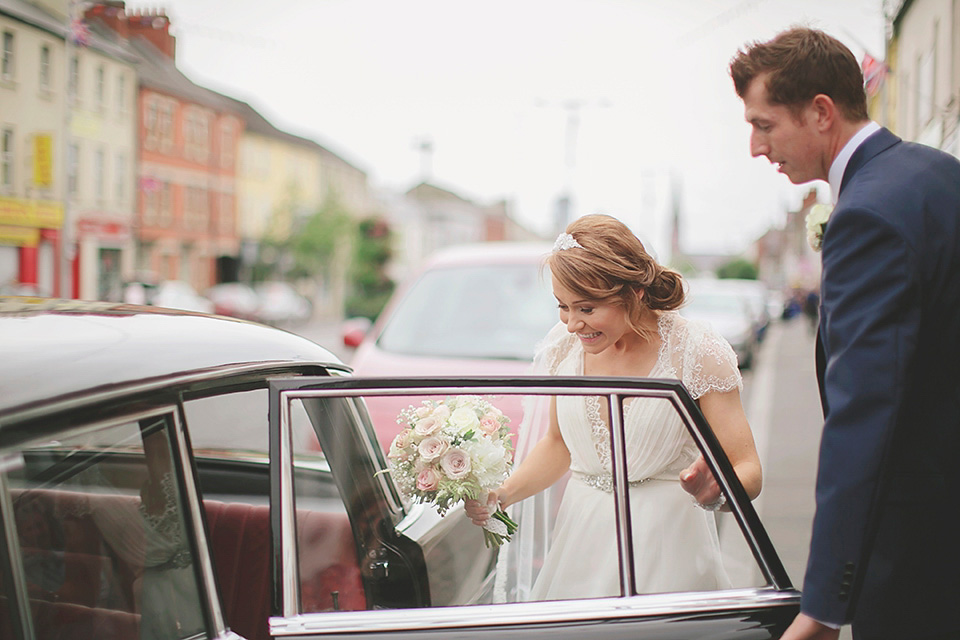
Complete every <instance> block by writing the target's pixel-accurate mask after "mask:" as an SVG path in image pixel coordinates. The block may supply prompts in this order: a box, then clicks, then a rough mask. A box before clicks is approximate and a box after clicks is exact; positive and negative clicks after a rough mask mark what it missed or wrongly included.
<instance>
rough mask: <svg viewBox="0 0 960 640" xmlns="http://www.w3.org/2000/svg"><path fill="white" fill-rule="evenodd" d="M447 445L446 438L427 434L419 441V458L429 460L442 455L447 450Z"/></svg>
mask: <svg viewBox="0 0 960 640" xmlns="http://www.w3.org/2000/svg"><path fill="white" fill-rule="evenodd" d="M449 447H450V444H449V443H448V442H447V441H446V440H441V439H440V438H438V437H436V436H429V437H427V438H424V439H423V440H422V441H421V442H420V446H418V447H417V451H418V452H419V453H420V458H421V459H423V460H425V461H428V462H429V461H430V460H436V459H437V458H439V457H440V456H442V455H443V454H444V453H446V452H447V449H448V448H449Z"/></svg>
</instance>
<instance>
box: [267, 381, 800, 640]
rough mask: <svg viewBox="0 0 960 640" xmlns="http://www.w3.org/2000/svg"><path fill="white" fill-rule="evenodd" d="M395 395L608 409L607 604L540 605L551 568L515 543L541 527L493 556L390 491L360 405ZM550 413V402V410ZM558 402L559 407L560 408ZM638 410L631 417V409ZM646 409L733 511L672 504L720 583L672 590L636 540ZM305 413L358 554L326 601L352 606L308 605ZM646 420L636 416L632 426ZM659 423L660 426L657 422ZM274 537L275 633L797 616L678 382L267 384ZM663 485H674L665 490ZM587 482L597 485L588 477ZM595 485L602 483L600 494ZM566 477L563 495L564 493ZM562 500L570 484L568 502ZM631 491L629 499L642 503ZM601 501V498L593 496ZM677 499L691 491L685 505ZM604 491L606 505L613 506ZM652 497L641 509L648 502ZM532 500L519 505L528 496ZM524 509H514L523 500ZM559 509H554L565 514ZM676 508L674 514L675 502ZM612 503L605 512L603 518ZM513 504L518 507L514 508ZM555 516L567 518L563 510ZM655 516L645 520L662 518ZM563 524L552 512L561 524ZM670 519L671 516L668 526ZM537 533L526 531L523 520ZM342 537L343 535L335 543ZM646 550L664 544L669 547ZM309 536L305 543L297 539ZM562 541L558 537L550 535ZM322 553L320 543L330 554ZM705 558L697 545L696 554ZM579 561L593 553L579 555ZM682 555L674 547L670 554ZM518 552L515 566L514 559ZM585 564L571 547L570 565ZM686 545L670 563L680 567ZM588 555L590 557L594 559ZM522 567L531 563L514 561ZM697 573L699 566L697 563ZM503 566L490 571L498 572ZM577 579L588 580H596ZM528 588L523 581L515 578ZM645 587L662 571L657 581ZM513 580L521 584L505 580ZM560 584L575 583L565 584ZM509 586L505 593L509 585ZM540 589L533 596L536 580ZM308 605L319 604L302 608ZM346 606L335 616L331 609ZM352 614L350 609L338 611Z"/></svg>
mask: <svg viewBox="0 0 960 640" xmlns="http://www.w3.org/2000/svg"><path fill="white" fill-rule="evenodd" d="M383 396H394V397H401V398H404V399H406V400H408V401H409V404H410V406H411V408H416V407H417V406H420V405H421V404H422V402H423V400H424V399H425V398H426V399H434V401H436V400H437V399H443V398H451V397H453V398H461V397H467V396H470V397H482V398H486V399H489V401H490V402H491V403H493V404H494V405H496V404H497V403H499V402H503V399H504V398H507V397H511V396H522V397H523V399H524V402H525V405H524V406H525V408H526V410H527V411H528V414H530V415H533V414H534V413H536V410H535V408H534V407H536V406H544V405H543V403H544V402H548V401H549V399H550V398H558V399H559V398H561V397H562V398H575V399H582V400H583V401H584V403H585V404H591V405H596V406H598V407H602V408H603V412H604V413H605V415H606V424H607V425H608V426H609V431H608V433H609V441H608V442H607V444H606V445H605V446H608V447H609V453H610V457H611V461H610V462H611V468H612V474H611V475H610V479H609V481H608V482H607V484H609V486H605V487H603V489H604V491H606V492H607V496H608V497H607V498H604V500H606V502H604V504H609V505H610V511H609V513H607V512H604V513H603V514H602V517H604V518H608V519H609V520H610V521H611V522H614V523H615V527H611V528H610V530H609V534H608V535H606V536H605V538H604V539H598V540H595V541H591V544H590V545H589V546H594V545H596V546H597V547H598V548H600V547H602V548H603V549H605V550H612V556H611V557H612V558H613V562H614V565H615V566H614V567H613V574H612V575H613V576H614V580H615V581H616V585H615V593H609V594H601V595H597V594H594V593H585V594H583V595H578V594H577V589H575V588H574V589H571V594H572V595H552V596H549V597H539V596H537V591H538V589H537V587H536V577H537V576H536V574H537V572H538V571H540V570H541V569H542V568H543V567H544V566H546V565H547V564H549V560H546V559H545V557H546V556H545V555H543V554H542V553H540V552H539V551H538V552H531V553H524V552H520V553H517V550H518V549H525V548H527V547H526V545H527V543H526V542H521V540H523V539H524V536H528V537H533V538H535V539H536V538H539V540H540V542H543V543H544V546H547V545H549V544H550V543H551V537H552V536H551V535H548V533H546V532H548V531H549V528H547V529H544V528H542V527H541V526H540V525H536V526H533V525H531V524H530V523H528V522H526V521H524V519H521V520H520V530H519V531H518V533H517V534H515V539H514V540H513V541H511V542H508V543H506V545H505V546H503V547H501V548H500V549H488V548H486V547H485V546H484V544H483V535H482V532H481V531H480V530H479V529H478V528H476V527H474V526H473V525H472V524H470V523H469V520H468V519H467V518H465V517H464V515H463V514H462V513H460V511H461V510H462V509H461V507H459V506H455V507H453V508H451V509H450V511H448V512H447V513H446V515H445V516H443V517H440V516H438V515H437V513H436V511H435V510H434V509H433V508H432V507H431V506H430V505H426V504H419V503H417V502H416V501H414V500H412V499H411V498H410V496H405V495H403V494H402V493H401V491H399V490H398V488H397V483H396V482H395V479H394V478H393V477H391V474H390V472H389V471H388V469H387V461H386V459H385V456H384V454H383V452H382V450H381V448H380V447H379V446H378V444H377V441H376V436H375V433H376V428H375V425H372V424H371V423H370V421H369V416H368V415H367V414H366V412H365V409H364V402H365V399H367V398H376V397H383ZM557 402H558V403H559V400H557ZM558 406H559V404H558ZM637 407H639V408H637ZM647 407H655V411H656V413H655V414H649V415H658V416H660V417H659V418H657V420H658V421H661V420H664V419H666V420H671V421H674V422H676V424H678V425H682V429H683V430H685V432H686V434H688V435H689V439H688V441H689V442H690V443H692V444H691V445H690V446H692V447H695V448H694V449H693V452H694V453H695V454H697V453H699V454H701V455H703V457H704V459H705V460H706V462H707V464H708V466H709V467H710V469H711V470H712V472H713V473H714V474H715V476H716V477H717V479H718V484H719V486H720V487H721V490H722V492H723V494H724V496H725V497H726V499H727V502H728V505H729V507H728V509H729V512H726V513H722V514H712V513H711V514H700V512H699V510H697V509H696V507H695V506H694V505H693V503H692V501H686V502H684V503H683V504H684V506H682V507H680V508H681V509H683V510H684V512H685V513H687V511H686V510H687V509H688V508H689V509H691V510H693V512H694V513H698V514H700V515H698V516H696V517H707V518H716V522H715V528H714V527H713V525H712V524H711V525H710V526H711V530H712V531H716V548H717V549H718V553H719V554H720V555H719V557H720V558H721V560H720V563H721V566H720V568H719V569H718V571H717V573H716V575H717V576H721V574H722V578H721V577H718V578H716V579H715V580H714V582H713V583H710V584H709V585H707V586H704V584H701V583H696V582H691V583H690V584H691V585H694V586H685V585H686V584H687V583H686V582H684V581H679V582H671V580H670V578H669V574H670V573H671V572H670V571H667V572H662V571H661V572H659V573H658V572H657V571H656V570H655V569H654V567H653V565H655V564H656V562H657V560H656V556H657V553H653V554H651V553H650V550H651V546H650V540H651V538H649V537H648V538H647V539H646V542H643V543H641V542H640V541H639V540H640V539H639V538H637V537H636V535H637V530H638V529H645V530H648V529H650V527H648V526H647V525H646V524H644V520H643V518H641V519H640V520H638V519H637V518H636V517H635V515H632V514H638V513H643V510H644V509H645V508H646V504H645V503H644V502H638V500H641V499H640V498H637V497H636V495H640V494H638V493H637V492H634V491H633V487H634V486H635V485H637V484H639V483H640V481H637V480H635V479H633V478H632V477H631V475H630V474H631V465H632V464H633V462H634V460H633V454H632V453H631V452H630V451H629V449H630V448H631V447H634V446H635V445H636V442H637V441H636V437H637V434H638V433H639V434H641V435H642V434H643V433H644V432H645V430H644V429H643V428H639V427H636V426H635V425H638V424H645V423H646V422H645V421H646V420H647V418H646V416H647V415H648V414H647V413H646V412H647V411H648V408H647ZM298 411H303V412H305V413H306V414H307V415H308V416H309V417H310V420H311V422H312V425H313V428H314V430H315V433H316V437H317V439H318V440H319V446H320V448H321V449H322V450H323V452H324V455H325V457H326V459H327V460H328V461H329V464H330V469H331V470H332V472H333V475H334V478H335V481H336V483H337V487H338V490H339V491H340V494H341V499H342V501H343V505H344V510H345V512H346V514H347V520H348V524H349V528H350V532H349V534H348V535H349V536H351V537H352V543H353V544H352V545H342V544H340V546H339V547H338V548H339V549H340V550H341V555H340V556H339V557H340V558H341V560H342V563H341V564H344V565H349V567H348V569H352V571H353V574H352V577H351V578H350V579H348V578H347V576H351V574H350V572H349V571H346V572H344V571H341V572H340V574H338V576H339V577H331V576H330V575H329V574H328V575H327V578H326V581H324V580H321V583H322V584H323V586H322V587H321V590H323V591H325V592H326V595H328V596H330V597H328V598H326V600H325V602H326V603H327V604H329V603H330V602H331V601H334V600H341V601H342V600H343V599H344V594H347V596H348V597H349V599H350V602H351V603H352V606H350V607H332V606H324V607H318V606H316V604H315V602H316V597H315V595H310V596H309V598H308V597H307V595H306V594H309V593H313V592H315V591H316V590H317V587H316V585H315V584H313V582H314V581H315V574H310V575H309V576H308V575H305V574H304V567H306V566H309V565H310V561H311V558H313V557H315V556H316V555H317V553H316V552H315V551H314V549H320V548H322V547H318V546H317V545H316V541H315V540H314V539H315V538H318V537H322V536H317V535H314V534H315V533H316V532H317V531H320V532H322V531H324V528H323V527H322V526H321V527H319V528H316V527H315V528H314V534H311V535H306V534H305V533H304V529H305V521H306V520H309V519H311V518H314V517H315V514H314V513H311V510H310V509H309V508H308V507H307V505H308V502H309V498H310V496H309V495H304V493H303V492H298V488H297V486H296V483H295V481H294V474H293V464H292V455H291V451H292V441H293V426H292V422H293V418H292V416H293V415H294V414H295V413H296V412H298ZM637 412H640V416H641V417H639V418H638V417H637V416H634V415H632V413H637ZM665 416H666V417H665ZM513 428H514V429H515V430H519V431H521V433H519V434H518V435H519V438H521V439H522V438H524V437H525V436H524V433H526V432H528V431H529V430H530V429H532V428H533V427H532V426H531V424H529V423H528V421H527V419H526V418H525V419H524V422H523V423H522V424H521V425H513ZM270 448H271V453H270V456H271V460H270V463H271V483H272V485H271V526H272V533H273V541H274V549H273V558H274V560H275V564H274V566H273V571H272V573H273V578H274V584H273V598H274V601H273V605H274V609H273V610H274V611H275V612H276V613H277V614H278V615H276V616H274V617H273V618H271V621H270V633H271V635H272V636H273V637H297V638H308V637H341V636H342V637H346V636H348V635H349V636H350V637H352V638H357V637H389V638H413V637H422V636H432V637H437V634H440V635H443V636H446V635H447V634H455V635H456V637H459V638H467V637H474V636H476V635H481V634H495V635H496V636H497V637H504V638H514V637H515V638H527V637H532V636H536V635H540V634H544V633H549V634H550V635H551V637H556V638H580V637H582V636H583V635H585V634H589V635H590V637H611V638H614V637H632V638H635V637H643V638H651V639H654V640H658V639H662V640H666V639H668V638H688V639H690V638H707V637H710V638H715V637H737V638H756V639H758V640H759V639H766V638H778V637H780V635H781V633H782V632H783V630H784V629H785V628H786V626H787V625H788V624H789V622H790V620H792V618H793V617H794V616H795V615H796V613H797V611H798V610H799V593H798V592H797V591H796V590H794V589H793V587H792V586H791V584H790V581H789V578H788V577H787V574H786V572H785V571H784V568H783V566H782V564H781V563H780V561H779V559H778V558H777V556H776V553H775V551H774V549H773V547H772V545H771V543H770V540H769V538H768V537H767V535H766V532H765V531H764V529H763V526H762V525H761V523H760V521H759V519H758V517H757V514H756V512H755V511H754V509H753V507H752V505H751V504H750V502H749V500H748V499H747V496H746V494H745V492H744V490H743V488H742V486H741V485H740V483H739V481H738V480H737V478H736V476H735V475H734V473H733V470H732V467H731V465H730V463H729V461H728V460H727V458H726V456H725V455H724V453H723V451H722V449H721V447H720V445H719V443H718V441H717V439H716V437H715V436H714V434H713V432H712V431H711V429H710V427H709V425H708V424H707V423H706V421H705V419H704V418H703V416H702V414H701V413H700V411H699V409H698V407H697V405H696V403H695V402H694V401H693V400H692V399H691V398H690V396H689V395H688V393H687V392H686V390H685V388H684V387H683V385H682V384H680V383H679V382H672V381H664V380H639V379H619V378H617V379H613V378H610V379H606V378H558V377H550V378H536V377H525V378H513V379H506V378H488V379H469V378H466V379H465V378H457V379H402V380H398V379H351V378H342V379H330V378H302V377H301V378H296V379H293V378H288V379H277V380H274V381H272V382H271V386H270ZM671 480H672V483H671ZM594 484H598V483H597V482H594ZM599 484H604V483H599ZM561 486H562V482H561V483H558V485H557V487H558V488H559V487H561ZM662 486H663V487H665V488H664V489H663V491H665V492H668V493H670V492H673V493H671V494H670V495H672V497H671V498H670V500H675V499H676V492H680V491H682V490H681V489H680V488H679V482H676V481H675V480H673V479H672V478H669V477H668V478H664V479H663V485H662ZM567 490H569V488H568V489H566V490H564V491H567ZM635 494H636V495H635ZM597 495H598V496H599V495H600V494H597ZM682 495H683V496H686V494H682ZM544 496H546V497H545V498H544V503H543V513H545V514H547V520H549V519H550V517H555V516H556V513H557V508H556V507H557V502H556V501H553V502H551V500H552V498H551V497H549V496H547V495H546V494H544ZM610 496H612V498H611V497H610ZM643 500H645V498H644V499H643ZM525 502H526V501H525ZM518 504H523V503H518ZM561 504H562V503H561ZM671 504H679V503H677V502H671ZM604 508H606V507H604ZM511 509H513V507H511ZM562 510H563V507H562V506H561V507H560V511H561V512H562ZM661 516H664V514H657V513H651V515H650V516H649V517H651V518H653V519H654V520H656V521H659V520H657V519H658V518H661ZM560 517H563V516H562V513H561V516H560ZM667 519H668V520H669V518H667ZM531 522H532V521H531ZM340 535H341V537H342V535H343V534H340ZM666 538H670V539H664V540H661V541H656V540H655V541H654V542H653V544H655V545H659V546H657V548H658V549H659V548H664V549H667V548H669V547H670V545H671V544H673V545H674V546H676V545H675V542H676V541H675V540H673V539H672V538H671V536H666ZM310 540H313V546H309V545H306V544H305V542H308V541H310ZM553 542H556V539H555V538H554V539H553ZM327 546H329V545H327ZM696 552H697V553H700V551H699V550H696ZM583 553H585V554H586V553H592V550H591V549H588V548H583ZM671 553H675V552H671ZM513 555H519V556H522V559H521V561H518V564H514V565H511V564H509V562H510V560H509V558H510V557H511V556H513ZM576 555H578V554H577V553H576V552H573V553H571V554H570V557H571V558H572V557H574V556H576ZM684 555H685V554H684V553H683V549H682V548H681V550H680V553H678V554H675V555H674V556H673V557H677V558H680V557H683V556H684ZM591 557H592V556H591ZM522 562H526V564H522ZM697 563H699V557H696V558H695V562H693V564H694V565H696V564H697ZM498 565H499V566H498ZM586 573H592V572H591V570H590V569H587V570H586ZM523 576H526V577H527V578H529V580H527V583H526V584H525V585H524V584H521V585H520V586H517V585H516V584H513V583H514V582H517V583H519V582H522V580H520V578H519V577H523ZM652 576H660V577H662V576H668V578H667V579H666V581H663V580H660V581H659V582H658V581H657V580H652ZM515 578H516V580H514V579H515ZM568 582H571V583H572V582H576V581H575V580H571V581H568ZM504 583H509V585H508V586H507V587H504ZM531 584H532V585H534V588H533V589H532V590H531V589H530V585H531ZM310 599H312V602H308V600H310ZM336 609H340V610H336ZM344 609H351V610H349V611H348V610H344Z"/></svg>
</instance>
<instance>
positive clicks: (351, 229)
mask: <svg viewBox="0 0 960 640" xmlns="http://www.w3.org/2000/svg"><path fill="white" fill-rule="evenodd" d="M356 233H357V224H356V223H355V222H354V220H353V218H352V217H351V216H350V213H349V211H347V209H346V208H345V207H343V205H341V204H340V201H339V199H338V198H337V197H336V196H334V195H329V196H327V197H326V198H325V199H324V201H323V204H322V205H320V208H319V209H318V210H317V211H316V212H315V213H314V214H313V215H311V216H310V217H309V218H307V220H306V221H305V222H304V223H303V225H302V226H301V227H300V228H299V229H298V230H297V232H296V233H295V235H294V237H293V238H291V247H290V248H291V250H292V253H293V273H292V274H291V275H292V276H293V277H307V278H310V277H314V278H315V277H320V278H323V279H328V278H329V277H330V275H331V271H332V268H333V266H334V265H335V263H336V262H337V257H338V252H339V251H340V250H341V249H340V248H341V247H344V246H347V247H349V246H350V245H351V244H352V242H353V240H354V237H355V236H356Z"/></svg>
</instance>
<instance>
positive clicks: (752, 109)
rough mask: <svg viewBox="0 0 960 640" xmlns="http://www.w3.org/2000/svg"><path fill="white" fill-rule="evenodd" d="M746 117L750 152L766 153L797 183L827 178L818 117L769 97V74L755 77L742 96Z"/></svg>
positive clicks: (781, 171)
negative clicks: (816, 122)
mask: <svg viewBox="0 0 960 640" xmlns="http://www.w3.org/2000/svg"><path fill="white" fill-rule="evenodd" d="M743 106H744V117H745V118H746V120H747V122H749V123H750V127H751V132H750V155H752V156H753V157H754V158H756V157H758V156H764V157H765V158H767V160H769V161H770V162H772V163H774V164H776V165H777V171H779V172H780V173H782V174H784V175H785V176H787V178H789V180H790V182H792V183H794V184H802V183H804V182H809V181H811V180H826V179H827V176H826V175H820V174H822V173H824V171H823V167H822V163H821V162H820V158H821V154H820V150H819V147H818V142H819V136H818V132H817V130H816V127H815V126H814V122H815V118H813V117H812V116H811V114H809V113H808V109H807V108H805V109H804V110H803V111H801V112H800V114H799V116H798V115H797V114H796V113H794V112H793V111H792V110H791V109H789V108H788V107H786V106H784V105H782V104H771V103H770V101H769V99H768V97H767V82H766V75H760V76H757V77H756V78H754V80H753V82H751V83H750V86H749V87H747V91H746V93H745V94H744V97H743Z"/></svg>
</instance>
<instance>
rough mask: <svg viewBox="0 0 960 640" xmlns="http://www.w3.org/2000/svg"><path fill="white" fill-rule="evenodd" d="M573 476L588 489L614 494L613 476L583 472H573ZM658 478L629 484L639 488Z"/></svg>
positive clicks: (644, 479)
mask: <svg viewBox="0 0 960 640" xmlns="http://www.w3.org/2000/svg"><path fill="white" fill-rule="evenodd" d="M570 473H571V475H573V477H574V478H576V479H577V480H579V481H580V482H582V483H584V484H585V485H587V486H588V487H593V488H594V489H600V490H601V491H605V492H607V493H613V476H612V475H609V474H602V475H594V474H591V473H583V472H582V471H571V472H570ZM655 479H656V478H643V479H642V480H631V481H630V482H629V483H628V484H629V485H630V486H631V487H639V486H640V485H642V484H643V483H645V482H650V481H651V480H655Z"/></svg>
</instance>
